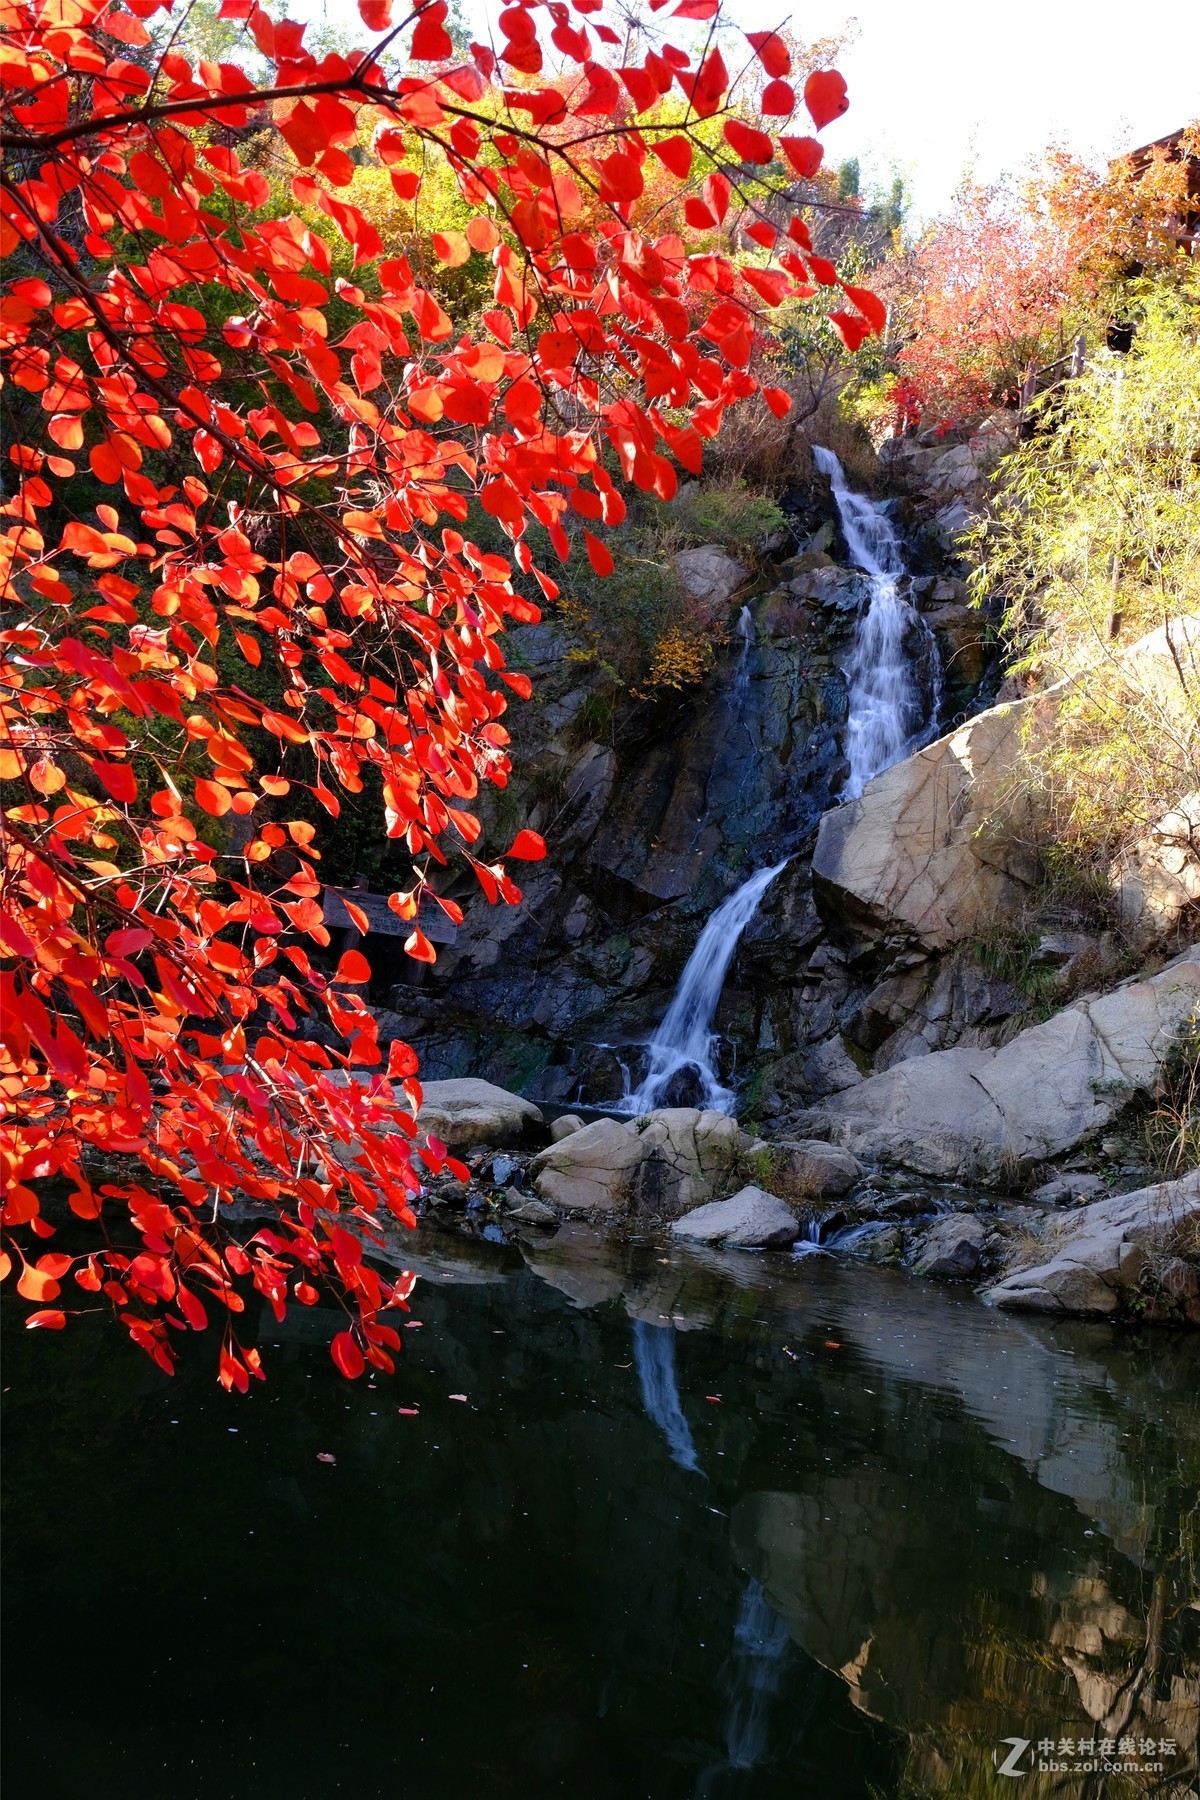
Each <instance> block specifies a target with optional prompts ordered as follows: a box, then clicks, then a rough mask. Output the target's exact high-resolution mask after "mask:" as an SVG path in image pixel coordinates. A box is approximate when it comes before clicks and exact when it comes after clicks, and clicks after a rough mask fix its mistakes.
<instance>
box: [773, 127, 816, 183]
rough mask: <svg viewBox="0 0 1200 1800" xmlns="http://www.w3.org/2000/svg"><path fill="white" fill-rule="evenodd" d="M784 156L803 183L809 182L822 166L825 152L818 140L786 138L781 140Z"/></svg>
mask: <svg viewBox="0 0 1200 1800" xmlns="http://www.w3.org/2000/svg"><path fill="white" fill-rule="evenodd" d="M779 143H780V147H781V148H782V150H783V153H784V155H785V156H786V157H787V159H788V161H789V162H790V163H791V165H792V167H793V169H795V171H796V173H797V175H799V176H800V178H801V180H802V181H808V180H810V179H811V177H812V176H814V175H815V174H816V172H817V170H818V169H819V168H820V166H821V158H822V157H823V156H824V154H825V152H824V150H823V149H822V147H821V145H820V144H818V142H817V140H816V138H812V137H799V138H798V137H784V138H780V140H779Z"/></svg>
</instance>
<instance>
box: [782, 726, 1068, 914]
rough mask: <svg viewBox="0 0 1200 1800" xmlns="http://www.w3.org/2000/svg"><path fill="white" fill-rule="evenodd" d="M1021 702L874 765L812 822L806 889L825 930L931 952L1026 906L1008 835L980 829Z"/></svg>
mask: <svg viewBox="0 0 1200 1800" xmlns="http://www.w3.org/2000/svg"><path fill="white" fill-rule="evenodd" d="M1028 705H1029V702H1021V703H1020V704H1018V705H1015V706H993V707H992V708H991V709H990V710H989V711H988V712H982V713H979V714H977V715H976V717H975V718H973V719H971V720H969V721H968V722H967V724H965V725H963V726H961V727H960V729H959V730H957V731H954V732H951V733H950V735H949V736H948V737H944V738H939V739H938V740H937V742H936V743H933V744H930V745H929V746H928V748H926V749H924V750H921V751H918V753H917V754H916V755H915V756H909V757H906V758H905V759H904V760H903V761H902V762H898V763H895V764H893V766H892V767H891V768H890V769H885V770H884V772H883V774H882V775H877V776H876V777H875V779H874V780H873V781H869V782H868V783H867V785H866V787H865V788H864V790H863V792H862V794H861V795H860V796H859V797H858V799H856V800H852V801H850V802H848V804H846V805H845V806H840V807H838V808H836V809H835V810H834V811H833V812H828V813H826V814H825V817H824V818H823V819H822V820H821V827H820V830H819V832H818V834H817V844H816V849H815V850H814V852H813V865H812V868H813V893H814V896H815V898H816V901H817V905H818V908H819V909H820V911H821V913H822V915H823V917H824V918H825V919H826V921H827V923H828V924H829V926H830V929H831V930H832V931H834V932H835V933H836V934H838V935H841V936H846V935H850V936H853V937H857V938H865V939H868V940H870V939H872V938H877V937H883V936H907V937H912V938H914V939H916V940H918V941H919V942H920V943H922V944H923V945H925V946H926V947H928V948H929V949H943V948H944V947H945V946H946V945H948V944H951V943H953V942H955V940H956V939H958V938H961V937H965V936H968V935H970V934H971V933H972V932H974V931H977V930H978V929H980V928H981V927H982V926H983V925H985V924H988V923H990V922H992V921H993V920H994V919H995V918H996V917H997V916H999V915H1002V914H1004V913H1011V912H1015V911H1017V910H1019V909H1020V907H1021V906H1022V905H1023V904H1024V902H1025V901H1026V900H1027V899H1028V896H1029V891H1030V888H1031V886H1032V884H1033V881H1034V880H1035V878H1036V875H1037V866H1036V863H1035V862H1034V861H1033V859H1032V858H1031V856H1030V854H1029V851H1028V849H1027V848H1026V847H1025V845H1024V843H1023V842H1021V841H1019V840H1020V838H1021V835H1022V834H1020V833H1019V832H1013V831H1008V830H1005V831H1003V832H1000V831H996V830H989V829H987V827H988V825H989V823H990V822H991V821H993V820H994V819H995V818H996V816H997V814H998V813H1002V812H1003V807H1002V799H1003V797H1004V796H1005V795H1006V793H1007V792H1008V790H1009V789H1010V788H1011V787H1012V785H1013V781H1014V777H1015V772H1016V768H1017V762H1018V757H1019V753H1020V748H1021V734H1022V726H1023V722H1024V713H1025V710H1026V708H1027V706H1028Z"/></svg>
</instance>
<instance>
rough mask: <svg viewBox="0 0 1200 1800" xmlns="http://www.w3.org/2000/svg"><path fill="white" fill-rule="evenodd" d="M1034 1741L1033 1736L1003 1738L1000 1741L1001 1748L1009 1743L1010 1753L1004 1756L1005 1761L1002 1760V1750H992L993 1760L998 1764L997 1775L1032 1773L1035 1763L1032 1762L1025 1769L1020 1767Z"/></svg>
mask: <svg viewBox="0 0 1200 1800" xmlns="http://www.w3.org/2000/svg"><path fill="white" fill-rule="evenodd" d="M1032 1742H1033V1739H1032V1738H1002V1739H1001V1741H1000V1750H1003V1748H1004V1746H1005V1745H1006V1744H1007V1745H1008V1755H1007V1756H1006V1757H1005V1758H1004V1761H1003V1762H1001V1761H1000V1750H993V1751H992V1761H993V1763H995V1765H996V1773H997V1775H1031V1774H1032V1773H1033V1765H1032V1764H1030V1765H1029V1766H1028V1767H1027V1768H1024V1769H1023V1768H1021V1767H1020V1762H1021V1758H1022V1757H1023V1756H1024V1754H1025V1752H1026V1751H1027V1750H1028V1749H1029V1746H1030V1744H1031V1743H1032Z"/></svg>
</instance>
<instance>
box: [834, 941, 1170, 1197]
mask: <svg viewBox="0 0 1200 1800" xmlns="http://www.w3.org/2000/svg"><path fill="white" fill-rule="evenodd" d="M1198 1015H1200V948H1198V947H1196V946H1194V945H1193V946H1192V948H1191V949H1189V950H1187V951H1185V952H1184V954H1183V955H1182V956H1179V957H1176V958H1175V960H1174V961H1173V962H1171V963H1168V964H1167V966H1166V968H1164V969H1162V970H1160V971H1159V973H1158V974H1157V975H1151V976H1148V977H1145V978H1142V979H1138V980H1133V981H1127V982H1124V983H1122V985H1121V986H1120V987H1118V988H1114V989H1113V991H1112V992H1111V993H1110V994H1105V995H1103V996H1101V997H1100V998H1098V999H1097V998H1091V999H1082V1000H1078V1001H1076V1002H1075V1004H1074V1005H1073V1006H1068V1007H1065V1008H1064V1009H1063V1011H1062V1012H1059V1013H1056V1014H1055V1015H1054V1017H1053V1018H1051V1019H1047V1020H1046V1021H1045V1022H1044V1023H1043V1024H1041V1025H1035V1026H1033V1027H1031V1029H1030V1030H1028V1031H1022V1032H1021V1033H1020V1034H1019V1035H1018V1036H1017V1037H1015V1038H1013V1039H1012V1041H1011V1042H1010V1043H1008V1044H1005V1045H1004V1046H1003V1048H1002V1049H999V1050H974V1049H962V1048H959V1049H955V1050H940V1051H935V1052H934V1053H933V1054H932V1055H930V1056H923V1057H918V1058H915V1059H913V1060H911V1061H908V1062H902V1063H897V1064H896V1065H895V1066H894V1067H893V1068H890V1069H887V1070H885V1071H884V1072H883V1073H882V1074H880V1075H872V1076H870V1077H868V1079H867V1080H866V1081H863V1082H861V1083H860V1084H859V1086H857V1087H854V1088H850V1089H848V1090H847V1091H846V1092H845V1093H841V1094H834V1095H833V1096H832V1097H831V1098H830V1099H829V1100H827V1101H826V1103H825V1106H824V1107H823V1108H822V1109H821V1110H820V1111H812V1112H807V1113H803V1114H801V1115H800V1117H799V1121H798V1123H799V1125H800V1127H801V1129H807V1130H808V1131H810V1132H817V1131H820V1132H822V1134H823V1135H825V1136H827V1137H829V1138H831V1139H832V1140H833V1141H834V1142H835V1143H838V1144H841V1145H842V1146H843V1147H844V1148H846V1149H848V1150H850V1151H851V1152H852V1153H853V1154H854V1155H855V1156H859V1157H862V1158H863V1159H865V1160H867V1161H881V1162H889V1163H898V1164H900V1165H901V1166H903V1167H905V1168H910V1169H915V1170H916V1171H917V1172H918V1173H920V1174H923V1175H933V1176H940V1177H942V1178H947V1179H958V1180H968V1181H979V1182H984V1183H991V1184H997V1185H998V1184H1000V1183H1002V1182H1003V1181H1005V1180H1006V1179H1008V1178H1009V1177H1010V1176H1012V1175H1014V1174H1016V1173H1017V1172H1018V1171H1019V1170H1020V1169H1022V1168H1028V1167H1029V1166H1031V1165H1033V1164H1036V1163H1039V1162H1044V1161H1048V1160H1049V1159H1051V1158H1053V1157H1056V1156H1061V1155H1063V1154H1064V1153H1065V1152H1066V1151H1068V1150H1070V1149H1072V1148H1074V1146H1075V1145H1076V1144H1078V1143H1080V1142H1082V1140H1083V1139H1085V1138H1087V1137H1089V1136H1090V1135H1091V1134H1092V1133H1093V1132H1095V1131H1097V1130H1099V1129H1101V1128H1102V1127H1103V1126H1105V1125H1108V1124H1109V1123H1111V1121H1112V1120H1113V1119H1115V1118H1116V1117H1117V1116H1118V1115H1119V1114H1120V1113H1121V1112H1122V1111H1123V1110H1124V1108H1125V1107H1126V1106H1127V1105H1128V1103H1129V1101H1130V1100H1131V1099H1132V1098H1133V1097H1134V1096H1135V1095H1137V1094H1148V1093H1152V1092H1153V1090H1154V1087H1155V1084H1156V1082H1157V1081H1158V1078H1159V1075H1160V1073H1161V1071H1162V1067H1163V1063H1164V1061H1165V1059H1166V1057H1167V1056H1168V1054H1169V1053H1170V1051H1171V1049H1172V1046H1173V1045H1174V1044H1175V1043H1176V1042H1177V1041H1178V1039H1179V1037H1180V1036H1181V1034H1182V1033H1183V1032H1185V1031H1186V1030H1187V1029H1188V1028H1189V1026H1190V1025H1191V1023H1192V1021H1193V1020H1194V1019H1195V1018H1196V1017H1197V1016H1198Z"/></svg>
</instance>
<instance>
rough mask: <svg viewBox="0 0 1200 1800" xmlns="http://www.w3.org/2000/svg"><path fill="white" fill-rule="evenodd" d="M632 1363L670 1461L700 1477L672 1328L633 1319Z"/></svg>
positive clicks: (645, 1403)
mask: <svg viewBox="0 0 1200 1800" xmlns="http://www.w3.org/2000/svg"><path fill="white" fill-rule="evenodd" d="M633 1360H634V1363H635V1364H636V1366H637V1372H638V1380H639V1381H640V1382H641V1384H642V1405H643V1406H644V1407H645V1408H646V1412H647V1415H648V1416H649V1417H650V1418H651V1419H653V1421H654V1423H655V1424H656V1425H657V1426H658V1429H659V1430H660V1431H661V1432H662V1434H663V1437H664V1438H665V1439H666V1440H667V1449H668V1450H669V1451H670V1453H671V1461H672V1462H675V1463H678V1464H679V1467H680V1468H681V1469H688V1470H690V1471H691V1472H692V1473H693V1474H695V1475H700V1474H702V1473H703V1470H702V1469H701V1467H700V1463H699V1459H698V1458H697V1456H696V1446H695V1444H694V1443H693V1442H692V1428H691V1426H690V1425H689V1424H688V1422H687V1420H686V1418H685V1417H684V1414H683V1407H682V1406H681V1405H680V1401H679V1379H678V1376H677V1375H676V1373H675V1328H674V1326H673V1325H649V1324H647V1322H646V1320H645V1319H634V1320H633Z"/></svg>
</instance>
